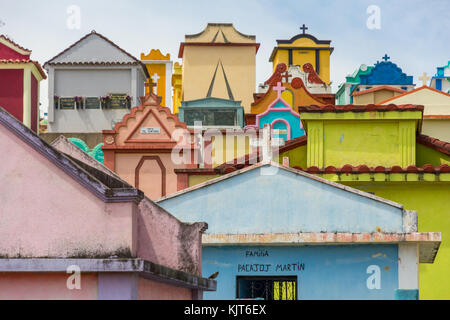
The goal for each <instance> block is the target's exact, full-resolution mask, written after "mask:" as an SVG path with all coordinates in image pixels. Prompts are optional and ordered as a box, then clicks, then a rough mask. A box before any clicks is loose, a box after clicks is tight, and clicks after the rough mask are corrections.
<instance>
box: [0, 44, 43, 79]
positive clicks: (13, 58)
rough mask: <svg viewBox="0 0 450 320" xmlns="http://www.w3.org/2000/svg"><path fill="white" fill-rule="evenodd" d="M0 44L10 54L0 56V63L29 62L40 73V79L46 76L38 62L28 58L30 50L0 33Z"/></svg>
mask: <svg viewBox="0 0 450 320" xmlns="http://www.w3.org/2000/svg"><path fill="white" fill-rule="evenodd" d="M1 45H4V46H6V47H8V48H9V49H10V50H11V51H10V52H11V53H12V54H8V55H7V56H6V57H5V56H3V57H2V56H0V64H28V63H30V64H33V65H34V67H35V68H36V69H37V71H38V72H39V74H40V75H41V77H42V79H46V78H47V76H46V74H45V72H44V70H42V67H41V65H40V64H39V62H37V61H34V60H31V59H30V55H31V50H29V49H25V48H23V47H21V46H20V45H18V44H17V43H15V42H14V41H12V40H11V39H9V38H7V37H6V36H4V35H0V46H1Z"/></svg>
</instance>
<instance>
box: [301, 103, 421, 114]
mask: <svg viewBox="0 0 450 320" xmlns="http://www.w3.org/2000/svg"><path fill="white" fill-rule="evenodd" d="M423 110H424V107H423V106H420V105H415V104H402V105H395V104H389V105H386V106H377V105H375V104H368V105H353V104H350V105H326V106H315V105H313V106H308V107H298V111H299V112H310V113H325V112H335V113H340V112H367V111H372V112H373V111H378V112H385V111H422V112H423Z"/></svg>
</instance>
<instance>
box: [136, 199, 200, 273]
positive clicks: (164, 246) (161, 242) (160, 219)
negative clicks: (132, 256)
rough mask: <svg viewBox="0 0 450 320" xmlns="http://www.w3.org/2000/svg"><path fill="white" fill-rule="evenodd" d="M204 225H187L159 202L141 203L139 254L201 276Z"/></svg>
mask: <svg viewBox="0 0 450 320" xmlns="http://www.w3.org/2000/svg"><path fill="white" fill-rule="evenodd" d="M202 226H203V224H201V223H196V224H185V223H182V222H180V221H179V220H177V219H176V218H175V217H174V216H172V215H171V214H169V213H167V212H166V211H165V210H164V209H162V208H161V207H159V206H158V205H156V204H154V203H152V202H150V201H149V200H148V199H144V200H142V201H141V203H140V204H139V218H138V228H139V230H138V235H139V244H138V256H139V257H140V258H142V259H145V260H148V261H152V262H154V263H157V264H161V265H164V266H167V267H170V268H173V269H177V270H181V271H185V272H189V273H193V274H196V275H201V248H202V245H201V237H202V234H201V233H200V229H201V228H202Z"/></svg>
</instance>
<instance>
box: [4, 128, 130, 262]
mask: <svg viewBox="0 0 450 320" xmlns="http://www.w3.org/2000/svg"><path fill="white" fill-rule="evenodd" d="M0 137H1V139H0V153H1V154H8V157H4V158H3V159H2V167H1V170H0V181H1V182H2V185H3V186H4V188H2V192H1V193H0V203H1V204H2V205H1V206H0V217H1V223H0V255H1V256H3V257H17V256H19V255H20V256H22V257H24V256H25V257H69V256H72V257H86V256H96V257H98V256H104V255H106V256H110V255H115V254H117V253H121V254H124V253H128V254H129V253H131V254H134V253H135V246H134V244H133V240H134V238H136V235H135V234H134V233H133V228H135V224H136V218H137V217H136V216H135V214H136V213H135V212H134V214H133V210H134V209H133V208H134V207H135V205H134V204H132V203H115V204H113V203H111V204H106V203H104V202H103V201H102V200H101V199H99V198H98V197H96V196H94V194H93V193H92V192H90V191H89V190H87V189H86V188H85V187H84V186H82V185H81V184H79V183H78V182H77V181H75V180H74V179H73V178H72V177H70V176H69V175H68V174H66V173H65V172H63V171H62V170H61V169H59V168H58V167H56V165H55V164H53V163H51V162H50V161H49V160H48V159H46V158H44V157H43V156H42V155H40V154H39V153H37V152H36V151H35V150H34V149H32V148H31V147H29V146H28V145H26V144H25V143H24V142H23V141H22V140H20V139H18V138H17V137H16V136H15V135H13V134H12V133H11V132H10V131H8V130H6V129H5V128H4V127H2V126H1V127H0ZM25 164H26V165H25ZM134 241H135V240H134Z"/></svg>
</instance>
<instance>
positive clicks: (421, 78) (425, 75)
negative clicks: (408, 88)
mask: <svg viewBox="0 0 450 320" xmlns="http://www.w3.org/2000/svg"><path fill="white" fill-rule="evenodd" d="M430 79H431V78H430V77H427V73H426V72H424V73H423V75H422V76H421V77H420V78H419V80H420V81H422V85H424V86H426V85H427V83H428V80H430Z"/></svg>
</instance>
